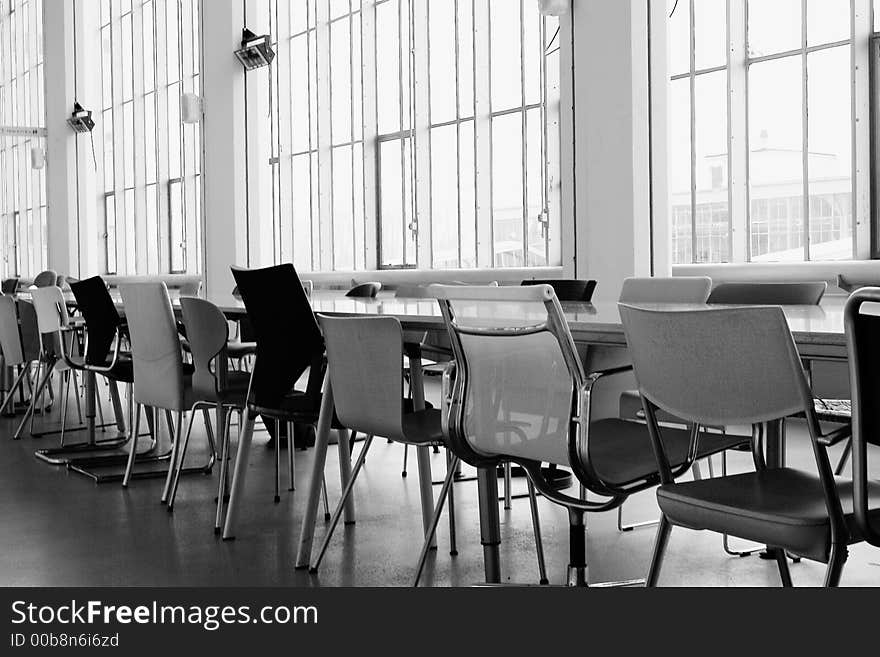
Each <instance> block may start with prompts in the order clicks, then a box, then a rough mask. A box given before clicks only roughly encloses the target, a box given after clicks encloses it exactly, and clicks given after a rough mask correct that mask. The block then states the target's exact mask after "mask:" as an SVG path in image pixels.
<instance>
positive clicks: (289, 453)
mask: <svg viewBox="0 0 880 657" xmlns="http://www.w3.org/2000/svg"><path fill="white" fill-rule="evenodd" d="M293 432H294V427H293V422H288V423H287V480H288V482H290V483H289V484H288V486H287V490H289V491H291V490H296V487H295V486H294V481H293V470H294V467H293V466H294V462H293V459H294V455H293V451H294V448H293Z"/></svg>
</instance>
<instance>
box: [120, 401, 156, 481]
mask: <svg viewBox="0 0 880 657" xmlns="http://www.w3.org/2000/svg"><path fill="white" fill-rule="evenodd" d="M146 412H147V413H150V412H151V411H150V410H147V411H146ZM140 428H141V405H140V404H135V410H134V433H133V434H132V435H131V451H129V453H128V463H126V464H125V474H124V475H123V477H122V487H123V488H128V484H129V482H130V481H131V471H132V468H134V459H135V457H136V456H137V445H138V434H139V433H140ZM154 430H155V431H157V432H158V428H156V429H154ZM153 439H154V440H155V439H156V436H153ZM156 444H157V445H158V441H157V442H156Z"/></svg>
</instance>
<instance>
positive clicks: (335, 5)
mask: <svg viewBox="0 0 880 657" xmlns="http://www.w3.org/2000/svg"><path fill="white" fill-rule="evenodd" d="M347 13H348V0H330V18H331V20H332V19H334V18H336V17H338V16H343V15H345V14H347Z"/></svg>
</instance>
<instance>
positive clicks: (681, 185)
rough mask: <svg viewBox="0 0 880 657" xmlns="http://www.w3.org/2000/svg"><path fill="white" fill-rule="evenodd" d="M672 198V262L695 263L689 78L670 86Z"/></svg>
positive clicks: (670, 197)
mask: <svg viewBox="0 0 880 657" xmlns="http://www.w3.org/2000/svg"><path fill="white" fill-rule="evenodd" d="M669 117H670V118H669V163H670V167H669V201H670V207H671V212H670V217H671V218H672V226H671V231H672V263H673V264H676V265H679V264H689V263H691V262H693V253H692V250H691V247H692V242H693V233H692V224H691V91H690V80H689V79H687V78H683V79H679V80H674V81H673V82H672V83H671V84H670V85H669Z"/></svg>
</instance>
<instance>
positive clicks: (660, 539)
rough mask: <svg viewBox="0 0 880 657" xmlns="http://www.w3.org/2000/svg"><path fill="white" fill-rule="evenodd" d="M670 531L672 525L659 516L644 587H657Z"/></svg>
mask: <svg viewBox="0 0 880 657" xmlns="http://www.w3.org/2000/svg"><path fill="white" fill-rule="evenodd" d="M671 531H672V525H670V524H669V521H668V520H667V519H666V516H665V515H661V516H660V522H659V523H658V525H657V537H656V538H655V539H654V553H653V554H652V555H651V565H650V566H649V567H648V577H647V580H646V581H645V586H646V587H649V588H652V587H655V586H657V578H658V577H660V567H661V565H662V564H663V557H664V555H665V554H666V545H667V543H669V533H670V532H671Z"/></svg>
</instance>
